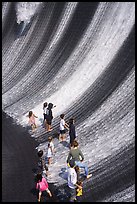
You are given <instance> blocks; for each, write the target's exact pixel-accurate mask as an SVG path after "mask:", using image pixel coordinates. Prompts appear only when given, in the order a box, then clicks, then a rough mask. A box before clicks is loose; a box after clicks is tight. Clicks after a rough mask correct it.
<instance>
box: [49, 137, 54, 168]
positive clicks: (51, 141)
mask: <svg viewBox="0 0 137 204" xmlns="http://www.w3.org/2000/svg"><path fill="white" fill-rule="evenodd" d="M54 152H55V151H54V144H53V138H52V137H51V136H50V137H48V152H47V158H48V164H49V165H50V164H51V161H52V157H53V153H54Z"/></svg>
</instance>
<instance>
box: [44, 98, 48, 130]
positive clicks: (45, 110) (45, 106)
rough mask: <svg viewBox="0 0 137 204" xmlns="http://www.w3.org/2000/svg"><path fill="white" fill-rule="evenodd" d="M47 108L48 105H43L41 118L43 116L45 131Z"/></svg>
mask: <svg viewBox="0 0 137 204" xmlns="http://www.w3.org/2000/svg"><path fill="white" fill-rule="evenodd" d="M47 106H48V103H47V102H45V103H44V104H43V116H44V127H45V129H47V122H46V117H47V114H46V112H47Z"/></svg>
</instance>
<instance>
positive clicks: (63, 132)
mask: <svg viewBox="0 0 137 204" xmlns="http://www.w3.org/2000/svg"><path fill="white" fill-rule="evenodd" d="M64 117H65V114H61V115H60V118H61V120H60V135H59V141H60V142H63V141H65V139H66V129H67V130H69V125H68V124H67V123H66V122H65V120H64ZM65 128H66V129H65Z"/></svg>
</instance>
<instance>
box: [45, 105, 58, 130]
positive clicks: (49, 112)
mask: <svg viewBox="0 0 137 204" xmlns="http://www.w3.org/2000/svg"><path fill="white" fill-rule="evenodd" d="M53 107H56V106H53V104H52V103H49V104H48V108H47V110H46V123H47V127H46V129H47V131H51V130H52V127H51V124H52V119H53V114H52V108H53Z"/></svg>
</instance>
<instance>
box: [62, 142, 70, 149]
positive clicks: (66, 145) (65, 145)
mask: <svg viewBox="0 0 137 204" xmlns="http://www.w3.org/2000/svg"><path fill="white" fill-rule="evenodd" d="M61 144H62V145H63V146H64V147H68V148H70V144H69V142H67V141H62V142H61Z"/></svg>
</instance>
